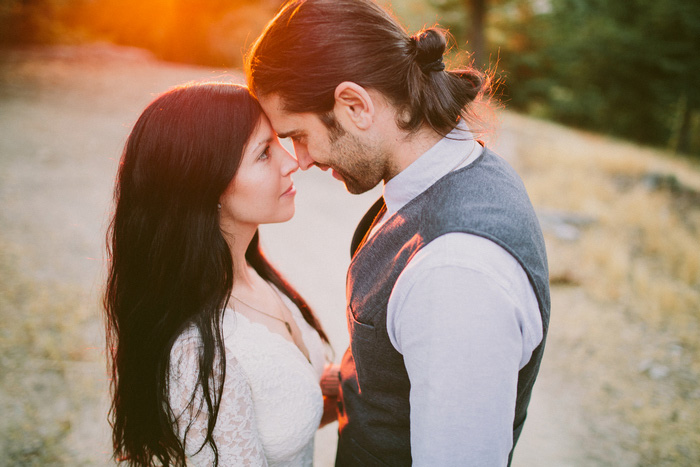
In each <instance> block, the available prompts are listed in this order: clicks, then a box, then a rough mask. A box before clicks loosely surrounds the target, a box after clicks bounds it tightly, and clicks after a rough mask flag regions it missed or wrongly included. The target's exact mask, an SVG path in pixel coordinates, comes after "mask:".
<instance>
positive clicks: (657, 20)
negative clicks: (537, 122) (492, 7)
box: [491, 0, 700, 153]
mask: <svg viewBox="0 0 700 467" xmlns="http://www.w3.org/2000/svg"><path fill="white" fill-rule="evenodd" d="M535 5H537V3H536V2H532V1H528V0H512V1H511V2H509V5H508V7H509V11H510V14H507V12H506V11H500V12H496V11H494V12H493V14H494V15H495V16H496V17H495V18H494V20H493V26H494V28H495V29H497V30H498V34H492V37H494V38H496V39H497V40H496V41H493V42H492V43H491V46H492V47H494V48H498V49H500V57H501V68H503V69H504V70H505V72H506V75H507V79H506V83H507V92H508V95H509V97H510V99H511V102H510V103H511V105H512V106H513V107H515V108H519V109H521V110H526V111H529V112H533V113H536V114H539V115H542V116H545V117H548V118H552V119H554V120H557V121H560V122H562V123H566V124H569V125H574V126H579V127H584V128H588V129H592V130H596V131H601V132H606V133H612V134H616V135H619V136H622V137H625V138H628V139H631V140H634V141H638V142H641V143H646V144H654V145H660V146H663V145H666V144H668V143H669V142H670V141H672V140H674V139H675V141H676V143H677V144H676V149H680V150H683V151H686V152H690V151H694V152H696V153H700V148H699V147H697V146H695V147H691V145H692V143H693V141H692V138H690V137H689V136H690V135H691V134H692V133H691V132H692V131H693V115H694V114H697V113H698V112H699V111H700V81H699V80H698V79H697V75H698V73H699V72H700V56H698V54H697V50H700V3H698V2H687V1H685V0H668V1H666V2H657V1H654V0H630V1H629V2H624V3H622V2H608V1H605V0H551V1H550V2H549V3H548V5H547V8H546V9H544V11H536V10H535ZM496 13H499V14H498V15H496ZM695 120H697V119H695ZM684 126H685V128H683V127H684ZM698 130H700V128H698V127H697V126H696V127H695V131H696V132H697V131H698ZM682 133H685V134H682Z"/></svg>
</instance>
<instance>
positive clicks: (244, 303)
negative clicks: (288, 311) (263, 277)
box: [231, 287, 294, 338]
mask: <svg viewBox="0 0 700 467" xmlns="http://www.w3.org/2000/svg"><path fill="white" fill-rule="evenodd" d="M270 288H272V287H270ZM272 292H273V293H274V294H275V296H276V295H277V292H275V291H274V290H273V291H272ZM231 297H232V298H235V299H236V300H238V301H239V302H241V303H242V304H243V305H245V306H247V307H248V308H250V309H251V310H253V311H257V312H258V313H261V314H263V315H265V316H269V317H270V318H272V319H276V320H277V321H281V322H282V323H284V326H285V327H286V328H287V332H288V333H289V335H290V336H291V337H292V338H294V336H293V335H292V326H291V325H290V324H289V321H287V320H286V319H284V318H280V317H277V316H274V315H271V314H270V313H266V312H264V311H262V310H258V309H257V308H255V307H254V306H251V305H249V304H247V303H246V302H244V301H243V300H241V299H240V298H238V297H236V296H235V295H233V294H231ZM278 298H279V297H278Z"/></svg>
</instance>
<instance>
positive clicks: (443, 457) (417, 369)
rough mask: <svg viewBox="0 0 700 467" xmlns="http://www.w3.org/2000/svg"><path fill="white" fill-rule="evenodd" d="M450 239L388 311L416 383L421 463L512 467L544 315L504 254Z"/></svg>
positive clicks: (422, 261)
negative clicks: (519, 404) (522, 393)
mask: <svg viewBox="0 0 700 467" xmlns="http://www.w3.org/2000/svg"><path fill="white" fill-rule="evenodd" d="M445 237H449V238H445ZM445 237H441V238H440V239H437V240H435V241H434V242H433V243H435V245H433V243H431V244H429V245H428V246H426V247H425V248H424V250H425V251H421V253H419V255H417V256H416V257H415V258H414V259H413V260H412V261H411V263H410V264H409V266H408V267H407V268H406V269H405V270H404V272H403V273H402V274H401V276H400V277H399V280H398V281H397V284H396V286H395V287H394V291H393V292H392V296H391V298H390V301H389V310H388V313H387V329H388V330H389V336H390V339H391V341H392V344H393V345H394V347H395V348H396V349H397V351H399V352H400V353H401V354H402V355H403V357H404V362H405V365H406V370H407V372H408V376H409V379H410V382H411V392H410V406H411V412H410V413H411V415H410V423H411V427H410V428H411V430H410V431H411V455H412V458H413V465H414V466H428V465H441V466H452V465H454V466H458V465H459V466H463V465H469V466H500V465H506V464H507V461H508V455H509V453H510V450H511V447H512V442H513V441H512V440H513V418H514V413H515V400H516V393H517V379H518V372H519V370H520V368H522V366H524V364H526V363H527V361H528V360H529V358H530V355H531V353H532V349H534V348H535V347H536V345H537V343H538V342H539V341H540V340H541V332H540V336H539V340H538V337H537V334H538V333H537V330H536V326H537V322H538V318H539V308H538V307H537V306H536V305H537V303H536V299H535V298H534V292H533V291H532V288H531V286H529V282H528V281H527V277H526V275H525V273H524V271H523V270H522V268H521V267H520V266H519V264H517V262H516V261H515V260H514V259H513V258H512V257H510V255H508V254H507V253H506V252H505V250H502V249H501V248H500V247H498V246H497V245H495V244H493V243H492V242H490V241H488V240H485V239H482V238H475V237H474V236H470V235H467V234H449V235H448V236H445ZM436 242H437V243H436ZM465 242H467V243H465ZM484 242H485V243H484ZM465 248H467V249H466V250H465ZM523 281H524V282H523ZM533 307H534V309H533ZM539 322H540V327H541V318H539Z"/></svg>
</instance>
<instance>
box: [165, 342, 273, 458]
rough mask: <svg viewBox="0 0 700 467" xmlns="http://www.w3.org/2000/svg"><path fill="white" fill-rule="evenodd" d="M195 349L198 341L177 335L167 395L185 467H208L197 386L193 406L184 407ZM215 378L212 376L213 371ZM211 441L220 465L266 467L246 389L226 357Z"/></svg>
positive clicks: (194, 370)
mask: <svg viewBox="0 0 700 467" xmlns="http://www.w3.org/2000/svg"><path fill="white" fill-rule="evenodd" d="M198 348H199V342H198V339H196V338H194V337H192V336H182V337H181V338H180V339H178V341H177V342H176V343H175V345H174V346H173V350H172V352H171V364H170V381H169V395H170V405H171V407H172V410H173V414H174V415H175V417H176V421H175V424H176V430H177V434H178V437H179V438H180V440H184V441H183V443H184V445H185V452H186V453H187V456H188V458H189V459H190V463H191V464H190V465H194V466H200V465H201V466H204V465H207V466H209V465H213V463H214V452H213V450H212V449H211V446H210V445H209V444H207V445H205V446H204V447H202V444H203V443H204V438H205V436H206V432H207V416H208V414H207V411H206V404H205V403H203V400H202V390H201V387H197V392H196V393H195V395H194V399H193V403H192V404H191V405H190V404H189V402H190V399H191V398H192V392H193V391H194V389H195V385H196V381H197V372H198ZM215 377H218V371H215ZM200 407H201V409H202V410H201V411H200V410H199V408H200ZM214 441H215V442H216V447H217V449H218V452H219V465H221V466H226V465H240V466H261V465H262V466H266V465H267V461H266V459H265V454H264V452H263V448H262V445H261V443H260V439H259V437H258V432H257V427H256V424H255V412H254V410H253V401H252V397H251V391H250V386H249V385H248V382H247V379H246V375H245V373H244V372H243V371H242V369H241V368H240V365H239V364H238V362H237V360H236V359H235V358H232V357H231V356H227V361H226V381H225V382H224V389H223V394H222V396H221V407H220V409H219V416H218V418H217V421H216V426H215V428H214ZM200 448H202V449H201V450H200Z"/></svg>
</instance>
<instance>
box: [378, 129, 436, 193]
mask: <svg viewBox="0 0 700 467" xmlns="http://www.w3.org/2000/svg"><path fill="white" fill-rule="evenodd" d="M442 138H443V136H442V135H441V134H439V133H438V132H436V131H435V130H433V129H432V128H431V127H430V126H428V125H423V126H421V127H420V128H419V129H418V131H416V132H413V133H409V132H406V131H403V130H400V129H399V128H397V129H396V136H395V137H394V138H393V144H391V149H390V152H389V155H390V156H389V157H390V159H391V161H390V162H391V164H390V166H391V172H390V173H389V174H388V176H387V177H386V178H385V180H384V183H386V182H388V181H389V180H391V179H392V178H394V177H395V176H396V175H398V174H399V173H401V172H402V171H403V170H404V169H405V168H406V167H408V166H409V165H411V164H412V163H413V162H415V161H416V160H417V159H418V158H419V157H420V156H422V155H423V154H425V152H426V151H428V149H430V148H432V147H433V146H435V145H436V144H437V143H438V142H439V141H440V140H441V139H442Z"/></svg>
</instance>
